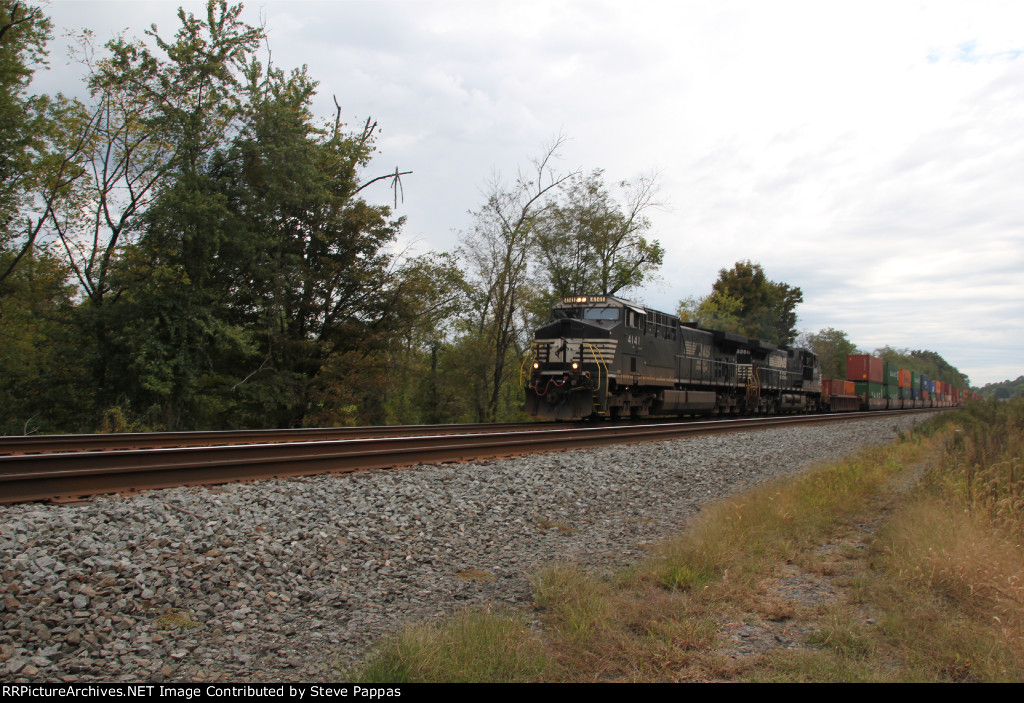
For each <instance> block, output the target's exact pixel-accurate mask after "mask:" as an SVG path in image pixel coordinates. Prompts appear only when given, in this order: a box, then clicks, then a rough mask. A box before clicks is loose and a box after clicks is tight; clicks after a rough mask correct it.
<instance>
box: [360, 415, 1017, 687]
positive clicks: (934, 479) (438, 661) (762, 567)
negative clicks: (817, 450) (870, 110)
mask: <svg viewBox="0 0 1024 703" xmlns="http://www.w3.org/2000/svg"><path fill="white" fill-rule="evenodd" d="M955 420H956V422H957V424H958V428H953V427H948V425H949V423H950V421H951V417H950V416H949V415H946V416H945V417H944V418H943V419H942V420H940V421H937V422H935V423H933V424H932V426H931V427H930V428H926V429H924V430H921V431H915V432H913V433H911V434H910V435H909V436H907V437H904V438H902V439H901V441H900V442H897V443H895V444H894V445H892V446H890V447H884V448H880V449H875V450H870V451H868V452H866V453H864V454H861V455H859V456H857V457H855V458H853V459H850V460H847V461H844V462H841V463H840V464H836V465H833V466H827V467H821V468H818V469H816V470H812V471H809V472H806V473H803V474H801V475H799V476H796V477H793V478H791V479H788V480H784V481H780V482H776V483H772V484H769V485H765V486H762V487H760V488H757V489H754V490H752V491H750V492H748V493H745V494H743V495H742V496H737V497H735V498H733V499H730V500H726V501H722V502H720V503H718V504H715V505H712V506H709V507H708V508H706V509H705V510H704V511H703V512H702V513H701V515H700V516H699V517H698V519H696V520H695V521H694V522H693V524H691V525H689V526H688V528H687V530H686V531H685V532H683V533H682V534H681V535H679V536H678V537H677V538H675V539H673V540H671V541H669V542H667V543H665V544H663V545H661V546H659V547H658V548H656V549H655V550H653V552H652V555H651V556H650V557H649V558H648V559H646V560H645V561H643V562H642V563H640V564H637V565H636V566H634V567H633V568H631V569H628V570H626V571H625V572H623V573H621V574H619V575H618V576H616V577H615V578H610V579H609V578H599V577H596V576H593V575H591V574H588V573H586V572H584V571H583V570H581V569H579V568H576V567H573V566H570V565H561V566H556V567H552V568H549V569H546V570H544V571H543V572H541V573H540V574H539V575H538V576H537V577H536V578H535V580H534V586H535V591H536V600H537V610H538V614H539V617H540V620H541V622H542V624H543V629H542V630H538V629H536V628H531V627H528V626H527V625H526V624H525V620H524V619H523V617H524V616H522V615H514V614H506V615H501V614H491V613H483V614H462V615H459V616H458V617H456V618H454V619H452V620H450V621H447V622H445V623H442V624H441V625H438V626H423V627H418V628H412V629H410V630H407V631H406V632H404V633H403V634H402V635H400V636H399V637H398V638H396V639H395V640H394V641H393V642H392V643H391V644H389V645H388V646H387V647H386V648H385V649H383V650H381V652H380V653H379V654H378V655H377V656H376V657H375V658H374V659H373V660H372V662H371V664H370V665H369V666H368V667H366V668H364V669H362V670H360V671H358V672H354V673H353V674H352V676H353V677H354V678H356V679H358V680H376V681H406V680H409V681H470V680H476V681H529V680H549V681H688V680H703V681H709V680H711V681H721V680H753V681H1022V680H1024V552H1022V549H1021V546H1020V536H1021V535H1022V534H1024V530H1022V524H1024V522H1022V517H1021V515H1022V513H1021V510H1020V508H1021V507H1022V503H1021V496H1022V495H1024V485H1022V483H1024V469H1022V467H1021V457H1022V456H1024V432H1022V428H1024V404H1020V405H1018V406H1016V407H1011V406H1009V405H1004V406H1003V407H993V408H989V407H984V408H982V407H979V408H976V409H975V410H973V411H971V412H970V413H958V414H957V415H956V416H955ZM957 429H959V431H956V430H957ZM993 434H995V435H997V436H995V437H993V436H991V435H993ZM929 457H930V458H929ZM925 459H928V461H929V463H930V468H929V470H928V471H927V473H926V474H925V476H924V478H923V480H921V481H920V483H919V485H917V484H913V483H912V481H911V479H914V478H915V477H917V476H918V473H919V472H918V473H912V472H910V471H908V467H915V466H917V467H920V466H921V465H922V462H923V461H925ZM915 485H916V487H914V486H915ZM546 527H547V528H550V527H557V526H556V525H554V524H551V525H547V526H546ZM879 528H880V529H879ZM787 589H788V590H787Z"/></svg>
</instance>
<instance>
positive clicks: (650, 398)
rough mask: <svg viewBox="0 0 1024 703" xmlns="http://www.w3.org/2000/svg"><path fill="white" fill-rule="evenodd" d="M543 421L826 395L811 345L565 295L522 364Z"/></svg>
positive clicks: (745, 410) (767, 405)
mask: <svg viewBox="0 0 1024 703" xmlns="http://www.w3.org/2000/svg"><path fill="white" fill-rule="evenodd" d="M520 371H521V373H520V381H521V385H522V386H523V388H524V389H525V391H526V410H527V412H528V413H529V414H530V415H532V416H534V417H538V418H544V419H550V420H581V419H584V418H603V417H607V418H612V419H616V418H619V417H627V416H628V417H643V416H647V415H740V414H744V415H745V414H756V413H763V414H777V413H789V412H810V411H815V410H818V409H819V404H820V402H821V392H822V379H821V369H820V367H819V366H818V358H817V356H816V355H815V354H814V353H813V352H811V351H810V350H807V349H795V348H791V347H788V346H780V345H776V344H771V343H769V342H764V341H761V340H757V339H750V338H748V337H745V336H742V335H738V334H732V333H729V332H721V331H715V330H706V329H702V328H700V327H698V326H697V325H696V324H694V323H689V322H681V321H680V320H679V318H678V317H676V316H674V315H668V314H666V313H662V312H658V311H657V310H651V309H649V308H645V307H642V306H639V305H636V304H634V303H631V302H629V301H628V300H623V299H621V298H616V297H614V296H610V295H596V296H573V297H568V298H563V299H562V301H561V302H559V303H556V304H555V306H554V308H553V310H552V317H551V322H550V323H548V324H547V325H545V326H543V327H541V328H540V329H538V330H537V332H536V335H535V340H534V342H533V343H532V344H531V346H530V351H529V353H528V355H527V357H526V358H525V359H524V361H523V365H522V368H521V370H520Z"/></svg>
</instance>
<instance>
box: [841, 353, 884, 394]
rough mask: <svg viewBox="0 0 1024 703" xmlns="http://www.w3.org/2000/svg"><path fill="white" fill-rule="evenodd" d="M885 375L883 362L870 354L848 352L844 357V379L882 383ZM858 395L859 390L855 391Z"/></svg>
mask: <svg viewBox="0 0 1024 703" xmlns="http://www.w3.org/2000/svg"><path fill="white" fill-rule="evenodd" d="M884 375H885V364H884V363H883V362H882V360H881V359H876V358H875V357H873V356H871V355H870V354H850V355H849V356H847V357H846V380H847V381H868V382H871V383H877V384H879V385H881V384H882V382H883V381H882V379H883V377H884ZM857 394H858V395H860V391H857Z"/></svg>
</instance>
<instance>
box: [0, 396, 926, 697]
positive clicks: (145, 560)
mask: <svg viewBox="0 0 1024 703" xmlns="http://www.w3.org/2000/svg"><path fill="white" fill-rule="evenodd" d="M925 417H928V415H925V414H917V415H912V416H902V417H899V418H893V417H885V418H875V419H869V420H863V421H857V422H847V423H838V424H832V425H824V426H817V427H811V426H805V427H792V428H780V429H772V430H762V431H757V432H749V433H744V434H730V435H716V436H706V437H696V438H691V439H682V440H675V441H669V442H656V443H647V444H632V445H620V446H615V447H609V448H598V449H591V450H586V451H573V452H560V453H552V454H540V455H530V456H525V457H520V458H516V459H508V460H495V461H481V462H474V463H467V464H448V465H440V466H425V467H418V468H415V469H409V470H398V471H376V472H367V473H362V474H355V475H350V476H342V477H333V476H317V477H308V478H301V479H295V480H278V481H262V482H258V483H250V484H230V485H224V486H215V487H209V488H179V489H172V490H164V491H151V492H147V493H144V494H140V495H134V496H127V497H119V496H104V497H100V498H97V499H95V500H93V501H91V502H87V503H82V504H76V505H42V504H36V505H16V506H0V554H2V562H0V577H2V582H0V622H2V623H3V628H2V631H0V680H3V681H5V682H18V681H66V682H72V681H94V680H104V681H157V682H161V681H211V682H227V681H231V682H242V681H251V682H276V681H335V680H338V679H339V678H340V677H341V676H342V672H343V670H344V669H345V668H346V667H348V666H351V665H352V664H354V663H355V662H357V661H359V660H360V658H362V657H364V656H365V655H366V654H367V653H368V652H369V651H370V649H371V648H372V646H373V645H374V643H375V642H378V641H379V640H380V639H381V638H382V637H384V636H386V635H388V634H389V633H392V632H394V631H396V630H398V629H399V628H400V627H401V626H402V625H404V624H406V623H413V622H422V621H429V620H431V619H432V618H437V617H439V616H443V615H445V614H448V613H451V612H453V611H455V610H457V609H459V608H462V607H465V606H471V605H481V604H487V603H499V604H504V605H508V606H513V607H514V606H516V605H520V604H527V603H529V602H530V599H531V591H530V585H529V577H530V575H531V574H533V573H535V572H536V571H537V570H538V569H539V568H541V567H543V566H544V565H548V564H552V563H556V562H559V561H571V562H575V563H580V564H584V565H587V566H589V567H591V568H594V569H599V570H610V569H614V568H616V567H619V566H622V565H624V564H626V563H628V562H630V561H633V560H636V559H637V558H638V557H639V556H640V555H641V554H643V553H644V551H645V550H644V547H645V545H649V544H650V543H652V542H657V541H659V540H661V539H664V538H666V537H668V536H669V535H671V534H673V533H675V532H678V531H680V529H681V528H682V526H683V525H684V523H685V522H686V521H687V519H688V518H690V517H692V516H693V515H694V514H695V513H696V512H697V511H699V510H700V508H701V506H702V505H704V504H706V503H707V502H709V501H712V500H715V499H717V498H721V497H723V496H726V495H729V494H731V493H734V492H736V491H739V490H742V489H743V488H746V487H748V486H751V485H753V484H756V483H759V482H761V481H765V480H768V479H772V478H775V477H778V476H782V475H786V474H791V473H793V472H795V471H798V470H799V469H801V468H804V467H806V466H808V465H810V464H813V463H815V462H818V461H824V460H828V459H834V458H838V457H841V456H844V455H846V454H849V453H850V452H853V451H855V450H857V449H859V448H861V447H864V446H867V445H872V444H880V443H884V442H888V441H890V440H891V439H893V438H894V437H895V436H896V435H897V434H898V433H899V432H901V431H907V430H908V429H909V428H910V427H911V426H912V425H914V424H916V423H917V422H921V421H922V420H923V419H924V418H925Z"/></svg>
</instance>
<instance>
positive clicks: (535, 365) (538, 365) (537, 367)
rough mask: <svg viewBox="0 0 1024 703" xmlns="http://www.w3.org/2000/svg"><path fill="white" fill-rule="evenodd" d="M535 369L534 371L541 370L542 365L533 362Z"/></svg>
mask: <svg viewBox="0 0 1024 703" xmlns="http://www.w3.org/2000/svg"><path fill="white" fill-rule="evenodd" d="M533 368H534V370H536V369H539V368H540V363H539V362H536V361H535V362H533Z"/></svg>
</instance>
